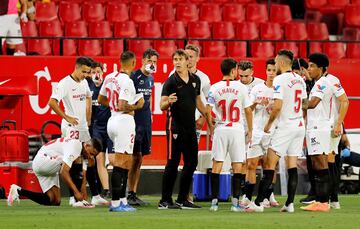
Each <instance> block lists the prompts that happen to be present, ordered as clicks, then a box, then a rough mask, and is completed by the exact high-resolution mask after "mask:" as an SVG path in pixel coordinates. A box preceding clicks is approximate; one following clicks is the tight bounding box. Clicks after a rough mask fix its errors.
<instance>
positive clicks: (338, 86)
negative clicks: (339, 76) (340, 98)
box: [334, 83, 342, 90]
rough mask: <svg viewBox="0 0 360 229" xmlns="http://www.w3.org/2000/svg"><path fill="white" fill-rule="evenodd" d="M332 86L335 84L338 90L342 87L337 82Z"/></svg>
mask: <svg viewBox="0 0 360 229" xmlns="http://www.w3.org/2000/svg"><path fill="white" fill-rule="evenodd" d="M334 86H335V87H336V88H337V89H338V90H340V89H341V88H342V86H341V84H339V83H336V84H334Z"/></svg>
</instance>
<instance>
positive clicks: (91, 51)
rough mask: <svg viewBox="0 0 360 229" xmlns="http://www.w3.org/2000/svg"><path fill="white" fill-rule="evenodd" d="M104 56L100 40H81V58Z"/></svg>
mask: <svg viewBox="0 0 360 229" xmlns="http://www.w3.org/2000/svg"><path fill="white" fill-rule="evenodd" d="M101 54H102V48H101V42H100V41H99V40H79V55H80V56H100V55H101Z"/></svg>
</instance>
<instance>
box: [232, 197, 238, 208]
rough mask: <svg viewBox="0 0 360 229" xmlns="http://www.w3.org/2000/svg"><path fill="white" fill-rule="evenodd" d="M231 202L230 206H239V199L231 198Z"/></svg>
mask: <svg viewBox="0 0 360 229" xmlns="http://www.w3.org/2000/svg"><path fill="white" fill-rule="evenodd" d="M231 202H232V205H233V206H237V205H238V204H239V199H237V198H232V200H231Z"/></svg>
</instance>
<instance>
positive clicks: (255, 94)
mask: <svg viewBox="0 0 360 229" xmlns="http://www.w3.org/2000/svg"><path fill="white" fill-rule="evenodd" d="M266 75H267V78H266V81H265V82H264V83H260V84H257V85H255V87H253V89H252V90H251V92H250V101H251V103H252V105H251V109H252V110H253V111H254V124H253V127H254V131H253V134H252V140H251V147H250V148H249V150H248V152H247V157H246V165H247V173H246V181H247V183H246V187H245V194H246V197H245V198H243V200H242V201H241V205H244V206H246V205H248V204H249V203H250V202H251V198H252V194H253V190H254V187H255V185H256V168H257V166H258V164H259V161H262V159H263V156H264V155H265V154H266V151H267V149H268V147H269V140H270V135H269V134H266V133H264V126H265V124H266V121H267V120H268V118H269V113H270V111H271V106H272V101H273V94H274V93H273V81H274V78H275V77H276V68H275V61H274V59H269V60H267V61H266ZM271 132H273V128H272V130H271ZM262 163H263V161H262ZM275 177H276V176H274V178H275ZM275 181H276V180H275V179H274V180H273V184H272V185H274V183H275ZM268 195H269V196H267V198H265V199H264V202H263V205H264V207H265V206H266V207H270V206H278V205H279V203H278V202H277V201H276V199H275V197H274V194H273V189H270V190H269V194H268Z"/></svg>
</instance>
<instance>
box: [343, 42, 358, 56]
mask: <svg viewBox="0 0 360 229" xmlns="http://www.w3.org/2000/svg"><path fill="white" fill-rule="evenodd" d="M359 50H360V43H348V44H347V47H346V57H347V58H354V59H360V52H359Z"/></svg>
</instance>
